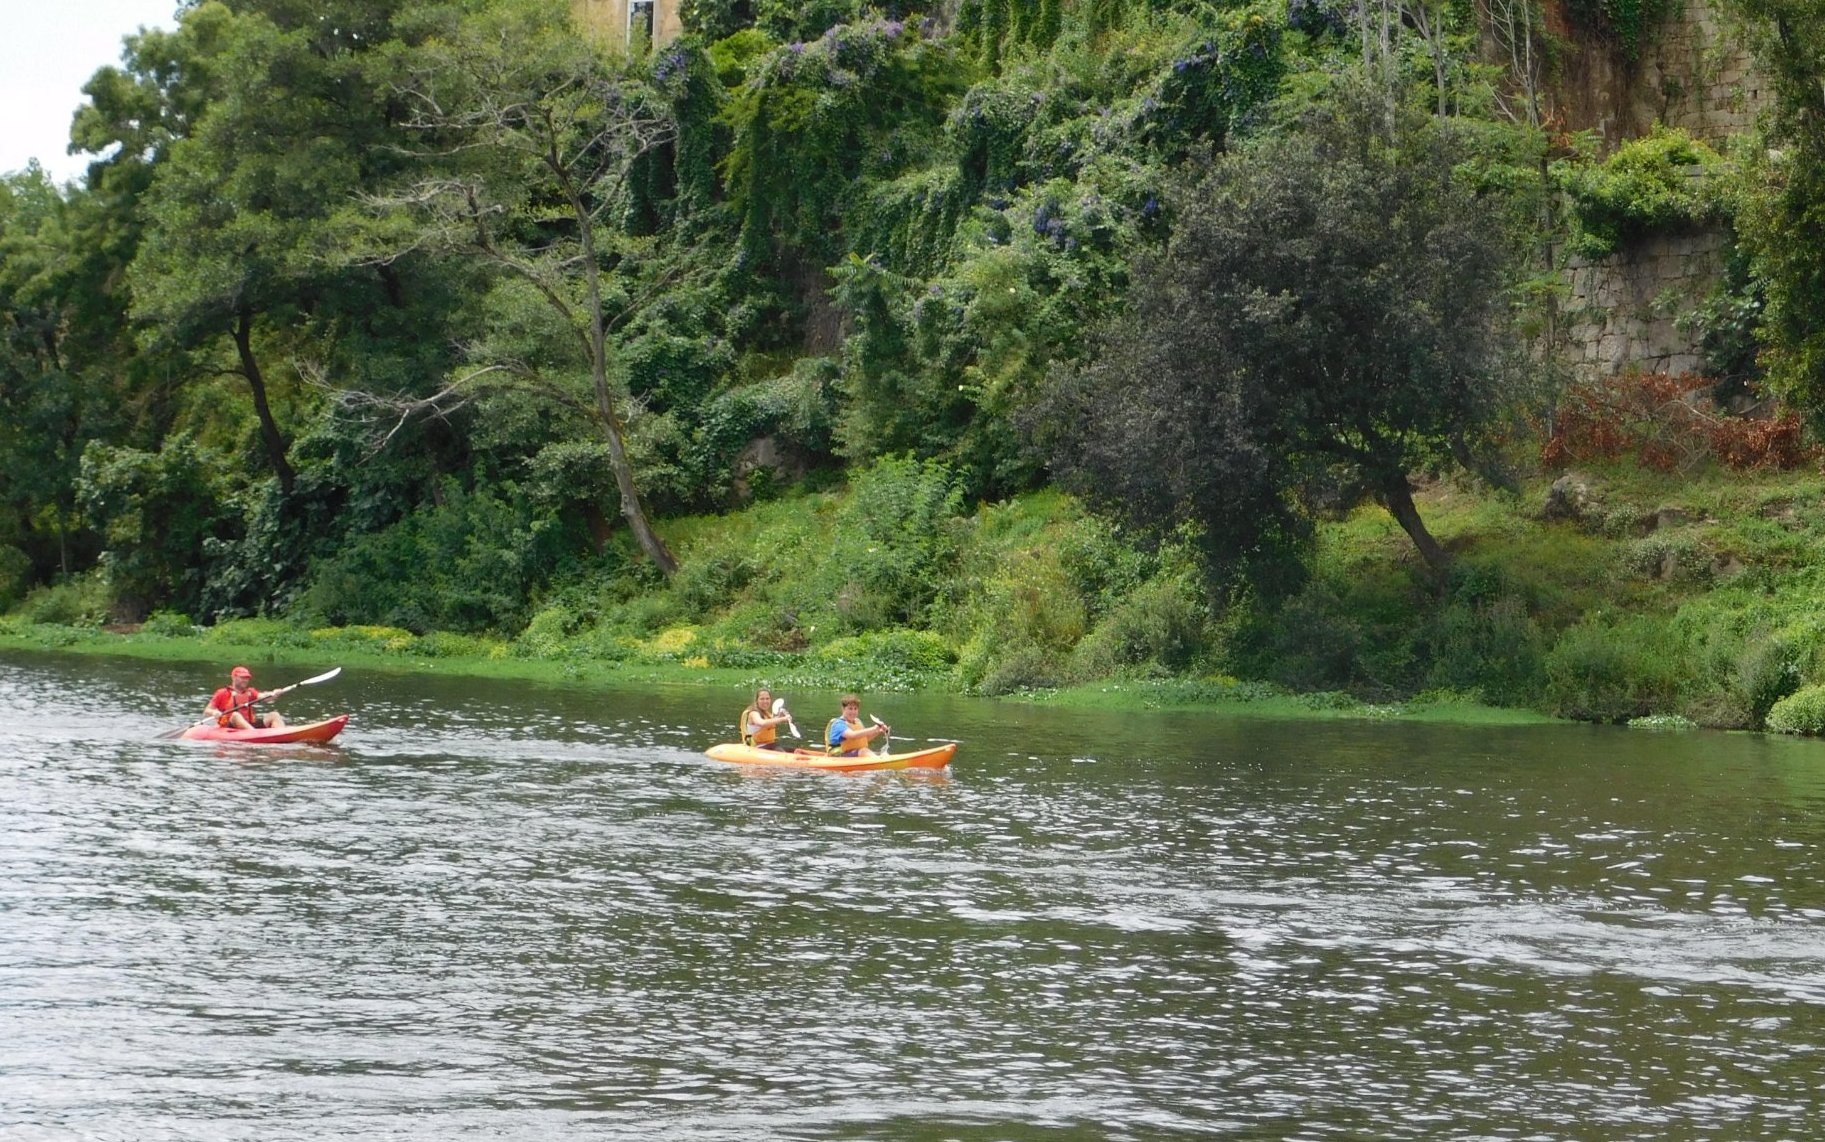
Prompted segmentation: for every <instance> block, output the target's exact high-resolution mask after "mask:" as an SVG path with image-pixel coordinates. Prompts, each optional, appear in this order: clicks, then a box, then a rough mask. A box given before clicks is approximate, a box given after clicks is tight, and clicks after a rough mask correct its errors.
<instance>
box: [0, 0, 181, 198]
mask: <svg viewBox="0 0 1825 1142" xmlns="http://www.w3.org/2000/svg"><path fill="white" fill-rule="evenodd" d="M178 3H179V0H0V172H5V173H10V172H12V171H17V170H23V169H25V164H26V162H27V161H28V160H30V159H32V158H34V157H36V158H37V160H38V162H39V164H40V165H41V166H43V167H44V169H45V170H46V171H47V172H48V173H49V174H50V176H51V177H52V178H53V179H55V180H56V181H58V182H67V181H68V180H70V179H74V178H80V177H82V172H83V170H84V169H85V168H86V167H87V166H88V162H89V160H88V157H87V156H84V155H69V154H65V153H64V150H65V149H66V148H67V147H68V146H69V145H70V117H71V116H73V115H74V114H75V113H76V108H77V107H78V106H79V105H81V104H82V103H83V102H84V99H83V94H82V85H83V84H85V83H87V82H88V81H89V77H90V76H91V75H94V74H95V72H96V69H98V68H101V67H103V66H105V65H107V64H119V63H120V49H121V40H122V39H123V38H124V37H126V36H129V35H132V34H133V33H134V32H135V31H138V30H139V29H140V28H141V27H150V28H172V27H176V26H177V20H176V12H177V7H178Z"/></svg>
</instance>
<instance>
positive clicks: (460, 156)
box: [370, 0, 677, 575]
mask: <svg viewBox="0 0 1825 1142" xmlns="http://www.w3.org/2000/svg"><path fill="white" fill-rule="evenodd" d="M399 64H400V71H399V79H398V81H397V82H398V97H399V98H400V100H401V101H402V102H403V104H404V105H405V106H406V107H407V108H408V111H407V117H406V120H405V124H406V126H407V128H408V129H409V130H411V131H413V132H415V133H416V134H417V135H418V136H419V137H420V138H421V139H422V140H423V148H422V152H421V157H422V159H423V160H424V162H425V164H426V166H427V167H428V168H429V170H430V173H428V174H424V175H422V176H420V177H418V178H416V179H415V180H413V181H411V182H410V184H409V185H408V186H407V187H406V189H405V190H404V191H403V192H400V193H397V194H392V195H388V196H384V197H376V198H374V199H373V200H372V202H373V204H374V206H375V207H376V210H377V215H378V216H379V218H380V220H381V226H380V233H379V234H378V235H377V238H378V240H379V243H380V245H381V247H382V248H381V251H380V252H379V253H376V254H374V255H372V257H371V259H370V260H371V261H372V262H373V263H374V264H379V265H390V264H394V263H395V262H396V261H397V260H399V259H400V258H401V257H404V256H406V255H407V254H410V253H415V252H425V253H430V254H433V255H456V256H461V257H465V258H469V259H474V260H478V261H480V262H481V263H482V264H484V265H485V266H487V267H488V268H489V269H490V270H491V271H493V272H494V273H495V274H497V275H498V282H499V284H497V286H496V287H495V290H494V296H493V297H492V299H491V302H490V306H491V310H492V315H491V316H492V328H491V330H490V336H489V337H484V338H481V339H477V340H476V341H474V342H472V343H471V345H470V351H471V355H472V356H473V357H475V358H477V360H476V364H477V368H476V369H474V370H473V371H471V372H469V373H468V374H467V375H465V376H464V377H461V378H459V379H458V380H457V381H456V382H455V383H454V384H452V385H451V386H449V387H448V388H447V389H446V390H445V391H444V392H443V393H440V394H437V395H435V396H433V397H431V398H428V399H427V400H426V401H423V402H418V403H415V404H409V405H406V406H404V410H405V411H406V412H407V414H408V415H409V414H410V413H411V412H414V411H429V410H439V411H443V410H447V409H448V408H449V407H450V404H451V402H453V401H462V400H467V399H470V398H471V397H473V396H474V395H475V394H477V393H478V392H482V391H485V389H486V388H488V387H491V386H492V387H498V386H500V385H502V384H506V385H510V386H515V387H518V388H521V389H523V390H530V391H536V392H539V393H542V394H544V395H547V396H549V397H552V398H554V399H556V400H557V401H559V402H560V403H562V404H564V405H566V406H568V407H570V408H572V409H574V410H575V411H577V412H579V413H581V414H584V415H586V416H588V417H589V418H591V419H592V420H593V421H594V423H595V426H596V428H597V429H598V431H599V432H600V434H601V437H602V439H603V442H604V443H605V444H606V446H607V449H608V456H609V463H610V467H611V468H612V470H613V473H614V477H615V484H616V488H617V490H618V492H619V494H620V500H621V515H622V517H623V518H624V519H625V520H626V521H627V523H628V526H629V527H630V528H631V529H632V531H633V533H634V536H635V539H636V541H637V542H638V543H639V545H640V548H641V550H642V551H644V552H645V553H646V555H647V557H648V558H650V559H651V560H652V561H653V563H654V565H656V566H657V567H659V568H660V569H661V570H662V571H664V572H665V573H666V574H668V575H669V574H671V573H672V572H674V571H675V570H676V569H677V560H676V559H675V558H674V557H673V555H672V553H671V551H670V550H668V549H667V548H666V545H665V543H664V541H663V540H661V539H660V538H659V535H658V533H657V532H655V531H654V530H653V528H652V525H651V523H650V522H649V520H648V518H647V514H646V508H645V506H644V504H643V502H642V500H641V495H640V490H639V486H638V481H637V479H636V473H635V470H634V465H633V463H632V461H631V460H630V459H629V456H628V450H627V424H626V413H625V411H624V408H623V405H624V403H625V400H626V394H625V391H624V378H623V377H622V375H621V369H620V367H619V363H618V361H617V359H616V355H617V354H616V351H617V344H618V342H617V338H618V336H619V331H620V330H621V329H622V328H624V327H625V325H626V324H627V322H628V321H629V319H630V318H631V316H632V315H633V314H635V313H637V312H639V311H640V310H641V309H642V308H644V307H645V306H647V305H649V304H650V303H651V302H652V301H653V300H654V298H655V297H656V296H657V295H658V294H659V293H660V292H661V291H662V290H663V287H664V285H665V282H666V279H665V278H663V277H661V278H659V279H658V280H655V279H654V278H653V277H652V275H651V274H650V272H649V271H650V268H651V259H650V258H643V257H642V253H643V252H644V251H645V250H646V249H647V248H649V247H650V246H651V245H652V243H651V242H650V241H648V242H644V243H643V242H642V241H641V240H636V239H634V238H631V237H630V236H629V235H628V234H627V233H626V231H625V229H623V228H621V227H620V226H618V225H617V221H618V214H617V212H618V211H625V209H626V207H627V190H628V185H627V184H628V176H629V173H630V171H631V170H632V169H633V168H634V166H635V164H636V163H637V162H638V161H639V160H640V159H641V158H642V157H644V156H646V155H648V154H650V153H651V152H653V151H654V150H656V149H657V148H660V147H662V146H664V145H666V144H668V143H669V142H671V141H672V139H673V138H674V137H675V133H676V122H675V120H674V118H673V116H672V114H671V111H670V108H669V107H668V105H667V100H666V98H665V95H664V92H663V91H661V90H660V89H659V88H658V87H656V86H655V85H654V84H653V83H651V82H650V81H649V80H648V79H647V78H646V77H645V76H644V75H643V74H642V71H641V69H640V67H639V66H638V65H637V64H635V63H634V62H632V61H629V60H627V59H623V58H613V57H610V56H608V55H605V54H604V53H603V52H602V51H601V50H600V49H599V48H598V47H597V46H595V45H593V44H591V43H589V42H588V41H587V40H585V39H584V38H583V37H581V36H579V35H578V34H577V32H576V30H575V28H573V27H572V26H571V24H570V23H569V21H568V18H567V13H566V12H565V10H564V9H563V7H562V6H554V5H550V4H545V3H538V2H536V0H505V2H503V3H499V4H495V5H492V6H490V7H489V8H487V9H486V10H483V11H479V12H475V13H471V14H468V15H466V16H464V17H463V18H461V19H460V20H458V21H457V22H456V23H455V24H454V25H453V26H452V27H450V29H449V30H448V31H447V32H446V33H445V34H441V35H438V36H435V37H432V38H430V39H428V40H427V41H426V42H425V43H424V44H422V45H420V46H419V47H417V48H416V49H414V50H412V51H410V52H405V53H401V55H400V59H399ZM541 308H542V310H543V313H542V315H541V314H540V313H539V312H537V311H538V310H540V309H541ZM541 322H544V323H546V324H544V325H541ZM546 334H549V335H550V336H546ZM579 374H581V376H583V377H586V378H587V385H588V389H587V392H588V396H587V397H581V396H580V395H579V394H577V393H576V391H575V388H574V387H573V385H572V383H571V382H572V381H574V380H575V379H576V378H577V377H578V375H579Z"/></svg>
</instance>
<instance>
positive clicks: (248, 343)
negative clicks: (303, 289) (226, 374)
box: [234, 309, 298, 496]
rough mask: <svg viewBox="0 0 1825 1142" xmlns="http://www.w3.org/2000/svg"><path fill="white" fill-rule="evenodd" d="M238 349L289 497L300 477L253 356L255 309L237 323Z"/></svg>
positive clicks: (271, 456)
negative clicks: (287, 454) (274, 416)
mask: <svg viewBox="0 0 1825 1142" xmlns="http://www.w3.org/2000/svg"><path fill="white" fill-rule="evenodd" d="M234 348H235V352H237V353H239V354H240V355H241V375H242V376H243V377H246V378H247V387H248V388H250V389H252V390H253V410H254V414H255V415H257V416H258V417H259V418H260V439H261V440H262V441H264V442H265V444H266V456H267V459H268V460H270V461H271V462H272V470H273V475H275V476H277V477H279V489H280V490H281V491H283V492H284V493H285V494H286V495H288V496H289V495H291V490H292V485H293V484H294V483H296V482H297V478H298V477H297V474H296V473H295V472H293V471H292V466H291V462H290V461H288V460H287V459H286V458H285V438H284V437H283V436H281V435H279V425H278V422H277V421H275V420H273V417H272V406H271V405H269V404H267V403H266V378H265V377H264V376H262V375H261V373H260V363H259V362H258V361H257V360H255V359H254V355H253V310H251V309H243V310H242V311H241V315H240V317H239V319H237V320H236V322H235V326H234Z"/></svg>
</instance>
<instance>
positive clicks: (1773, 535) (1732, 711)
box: [0, 463, 1825, 732]
mask: <svg viewBox="0 0 1825 1142" xmlns="http://www.w3.org/2000/svg"><path fill="white" fill-rule="evenodd" d="M1570 484H1571V485H1573V486H1572V487H1571V488H1570V489H1569V490H1563V491H1562V494H1561V495H1560V496H1558V497H1557V504H1558V506H1557V510H1556V511H1548V510H1547V504H1548V501H1549V500H1550V499H1553V498H1554V497H1552V496H1551V495H1550V494H1549V488H1550V486H1551V481H1550V479H1549V478H1547V477H1544V476H1543V477H1540V478H1537V479H1535V480H1533V481H1531V482H1530V483H1528V484H1527V485H1526V486H1525V487H1523V488H1522V489H1521V490H1520V491H1519V492H1516V493H1497V492H1492V491H1489V490H1487V489H1483V488H1480V487H1472V486H1469V485H1459V484H1449V483H1441V484H1438V485H1435V486H1432V487H1430V488H1428V489H1426V490H1425V491H1424V493H1423V494H1422V495H1421V497H1420V505H1421V510H1422V511H1423V513H1424V514H1425V517H1426V519H1427V520H1428V522H1429V524H1430V525H1431V527H1432V528H1433V529H1434V531H1435V533H1436V534H1437V535H1438V537H1439V538H1440V539H1441V541H1442V542H1443V543H1444V544H1445V545H1446V547H1447V549H1448V550H1449V551H1450V552H1451V553H1452V556H1453V568H1452V570H1451V572H1450V573H1449V574H1448V575H1447V576H1446V577H1445V578H1444V579H1443V580H1442V581H1441V580H1439V579H1437V578H1435V577H1433V576H1430V575H1428V574H1426V573H1425V572H1424V571H1423V569H1422V567H1421V565H1420V564H1419V562H1418V560H1417V558H1416V557H1415V555H1414V553H1413V550H1412V548H1411V545H1410V543H1409V542H1408V540H1407V539H1406V537H1405V535H1404V534H1403V533H1402V532H1401V531H1400V530H1399V529H1398V528H1397V527H1396V526H1395V525H1394V523H1393V522H1392V521H1391V520H1390V519H1388V518H1387V516H1386V515H1385V514H1383V513H1381V512H1380V511H1379V510H1376V509H1363V510H1359V511H1356V512H1353V513H1350V514H1349V515H1347V516H1344V517H1342V518H1338V519H1335V520H1332V521H1329V522H1327V523H1325V524H1324V525H1323V526H1322V527H1321V528H1320V533H1319V537H1318V542H1317V545H1316V547H1315V549H1314V552H1313V555H1312V559H1311V565H1310V578H1309V581H1308V582H1307V583H1306V584H1305V585H1304V587H1303V588H1302V589H1301V590H1299V591H1298V592H1296V593H1294V594H1292V595H1291V596H1290V597H1288V598H1286V599H1283V600H1279V601H1277V602H1275V603H1273V604H1271V605H1270V604H1267V603H1261V602H1254V601H1250V600H1247V599H1244V600H1241V601H1239V602H1235V603H1232V604H1231V605H1229V606H1227V607H1221V608H1219V607H1214V606H1213V605H1212V604H1211V602H1210V599H1209V596H1208V593H1207V590H1206V587H1205V583H1204V580H1203V578H1202V576H1201V574H1200V573H1199V571H1198V569H1197V567H1196V563H1195V559H1194V558H1193V557H1192V555H1191V554H1190V548H1189V546H1180V545H1175V544H1172V543H1168V544H1166V545H1164V546H1162V547H1159V548H1157V549H1153V550H1147V549H1143V548H1141V547H1139V546H1137V545H1135V544H1132V543H1130V542H1128V540H1127V538H1126V537H1125V536H1123V535H1122V534H1120V533H1119V532H1118V531H1117V530H1115V529H1113V528H1111V527H1110V526H1109V525H1108V524H1106V523H1104V522H1102V521H1100V520H1098V519H1096V518H1094V517H1091V516H1089V515H1088V514H1086V513H1085V512H1084V511H1083V510H1082V509H1081V508H1080V507H1079V506H1078V505H1077V504H1076V503H1075V502H1074V501H1072V500H1071V499H1070V498H1068V497H1065V496H1063V495H1060V494H1057V493H1050V492H1046V493H1038V494H1033V495H1029V496H1024V497H1021V498H1018V499H1015V500H1011V501H1007V502H1004V503H1000V504H993V505H987V506H984V507H982V508H980V509H977V510H975V511H973V512H965V511H963V510H962V509H961V508H960V506H959V504H958V502H957V499H956V497H955V496H954V494H952V493H951V492H950V491H949V490H948V486H947V485H946V484H945V482H944V481H943V479H942V478H941V473H938V472H937V471H936V470H935V469H934V468H931V467H925V466H921V465H918V464H914V463H906V464H902V465H897V466H896V465H892V464H889V465H884V466H882V467H881V468H879V469H876V470H873V472H872V474H869V475H866V476H865V477H863V478H859V479H858V480H857V481H856V482H855V483H854V484H853V485H852V486H850V487H848V488H845V489H841V490H836V491H821V492H809V493H798V494H793V495H789V496H786V497H783V498H779V499H774V500H771V501H768V502H764V503H761V504H757V505H754V506H752V507H750V508H748V509H746V510H744V511H741V512H738V513H734V514H730V515H724V516H706V517H698V518H689V519H680V520H673V521H670V522H669V524H668V526H667V528H666V538H667V540H668V542H669V543H671V544H672V546H673V547H674V549H675V550H676V552H677V553H678V555H679V557H680V559H681V563H682V570H681V571H680V573H679V574H678V575H677V576H676V577H674V578H673V579H672V580H670V581H661V580H660V579H659V578H658V577H657V576H656V575H654V574H653V573H652V572H651V571H650V569H649V568H647V567H646V566H645V565H644V564H643V563H641V562H640V561H639V560H637V559H635V558H633V557H632V556H631V554H628V553H625V552H623V553H616V552H614V551H611V552H609V553H608V554H606V555H605V556H604V558H603V559H602V560H601V561H600V563H598V564H596V565H592V566H591V567H589V568H583V569H578V570H577V571H576V572H575V573H573V574H571V575H569V576H566V577H565V578H563V579H562V580H560V581H558V582H556V583H554V584H553V585H552V586H551V588H550V589H549V590H547V591H546V592H545V594H544V596H543V597H542V600H541V603H540V605H539V607H538V608H537V610H536V612H535V613H534V614H533V615H532V617H531V619H530V621H529V622H527V623H526V624H525V625H524V627H523V628H522V629H520V630H517V631H512V632H492V633H453V632H448V631H428V632H427V631H419V632H415V631H413V630H411V629H408V628H407V627H406V626H405V625H397V626H396V625H391V624H387V625H372V624H360V623H348V622H342V621H337V620H338V616H337V615H336V614H335V613H333V612H334V609H335V608H334V607H333V606H332V607H323V606H321V604H322V603H323V599H322V598H321V597H319V598H318V604H319V609H318V610H317V611H316V612H315V613H312V612H311V611H310V609H309V608H308V607H301V608H300V613H299V614H297V615H296V616H295V618H294V619H292V620H289V621H288V620H280V619H271V618H267V619H241V620H233V621H227V622H223V623H220V624H217V625H215V626H212V627H208V628H197V627H194V626H192V625H191V624H190V622H189V620H188V619H186V618H185V617H183V616H180V615H171V614H156V615H154V616H153V617H152V618H151V619H150V620H149V621H148V622H146V623H145V624H144V625H142V626H140V627H139V628H137V629H136V630H133V631H131V632H110V631H108V630H106V629H104V627H103V624H102V619H101V616H100V615H99V614H97V613H96V610H95V608H94V606H93V603H92V600H87V599H85V595H84V592H85V591H87V592H89V594H91V595H99V594H100V593H99V592H97V591H95V590H94V589H93V588H91V587H88V586H85V584H84V583H83V582H82V581H76V582H72V583H67V584H64V585H62V586H59V587H56V588H50V589H46V590H43V591H40V592H38V593H36V594H35V595H33V596H32V597H31V598H28V599H27V600H26V602H25V604H24V605H22V606H21V607H19V608H17V609H16V610H15V611H14V613H13V614H11V615H10V616H8V617H6V618H5V619H0V647H31V648H56V649H65V650H73V651H81V652H102V653H112V654H127V655H141V656H147V657H157V658H170V659H196V660H209V661H214V662H217V663H226V662H227V661H228V660H230V659H235V660H242V659H245V660H250V661H253V662H263V661H265V662H272V661H285V662H298V661H310V662H323V663H326V664H327V663H341V664H345V665H351V666H355V665H371V666H376V667H384V668H387V669H393V670H402V669H410V670H424V671H437V672H447V673H463V674H474V675H486V676H496V677H514V678H528V679H541V680H554V681H572V682H576V683H579V684H586V685H697V686H709V687H715V688H720V689H724V690H730V691H740V690H744V689H746V688H748V687H751V686H753V685H757V684H763V683H764V684H767V685H770V686H772V687H775V688H777V689H781V690H784V691H788V692H804V691H811V690H823V691H832V690H842V689H859V690H864V691H870V692H877V693H878V692H882V691H905V690H915V689H940V690H948V691H953V692H961V693H971V694H980V695H984V696H991V697H1002V698H1007V699H1010V700H1018V701H1027V702H1045V703H1055V704H1061V705H1070V706H1077V707H1084V708H1108V709H1150V708H1205V709H1212V710H1222V711H1231V712H1235V713H1238V714H1245V715H1248V716H1264V717H1385V718H1426V719H1441V720H1452V721H1488V720H1504V721H1508V720H1529V719H1539V718H1544V717H1560V718H1576V719H1582V720H1590V721H1603V722H1631V721H1633V722H1640V723H1642V724H1649V725H1663V726H1664V725H1692V726H1706V727H1715V728H1727V729H1762V728H1770V729H1779V730H1787V731H1793V732H1819V731H1820V729H1822V728H1825V621H1821V619H1820V615H1821V609H1820V606H1819V604H1820V603H1821V602H1825V477H1821V475H1820V474H1819V473H1818V472H1814V471H1804V472H1788V473H1766V474H1762V473H1751V474H1746V475H1745V474H1740V473H1727V472H1721V471H1719V472H1710V473H1702V474H1698V475H1688V476H1683V477H1681V476H1673V475H1666V474H1661V473H1656V472H1651V471H1646V470H1642V469H1638V468H1636V467H1633V466H1627V465H1619V466H1615V467H1609V468H1592V469H1587V470H1582V471H1580V472H1578V473H1575V474H1573V476H1572V479H1571V481H1570ZM409 578H410V579H411V580H412V581H402V580H401V578H400V577H399V576H397V575H393V576H377V577H376V582H375V583H373V584H372V585H369V584H368V583H367V581H366V580H364V579H361V578H360V577H351V579H350V583H351V584H354V585H353V586H345V588H344V589H345V590H351V591H353V590H366V591H379V590H383V589H384V590H386V591H390V592H394V593H395V594H396V595H397V596H398V597H397V598H396V599H394V600H393V601H392V602H391V603H387V601H386V600H368V602H369V604H370V605H371V606H380V605H394V606H396V607H397V608H398V609H399V613H401V614H409V613H410V612H411V608H412V606H413V605H415V604H414V600H413V598H412V597H411V595H410V592H411V591H413V590H426V591H429V590H451V589H455V588H452V587H451V586H450V585H449V583H448V582H440V581H439V579H438V577H437V576H436V575H435V574H432V573H429V572H427V573H425V574H423V575H420V576H416V577H409ZM307 602H309V600H307Z"/></svg>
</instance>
